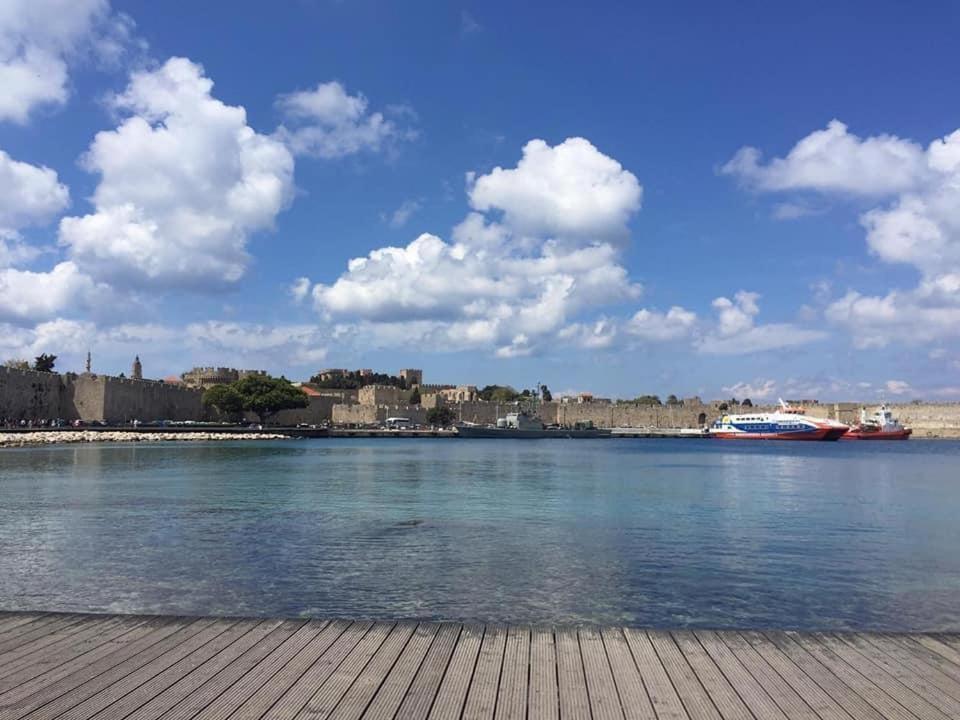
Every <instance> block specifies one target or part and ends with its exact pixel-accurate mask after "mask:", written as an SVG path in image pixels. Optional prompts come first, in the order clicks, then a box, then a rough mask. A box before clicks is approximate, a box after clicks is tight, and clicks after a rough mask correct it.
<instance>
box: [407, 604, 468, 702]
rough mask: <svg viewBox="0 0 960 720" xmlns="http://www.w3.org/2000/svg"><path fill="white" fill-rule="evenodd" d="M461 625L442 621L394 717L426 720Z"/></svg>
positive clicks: (455, 644) (451, 654)
mask: <svg viewBox="0 0 960 720" xmlns="http://www.w3.org/2000/svg"><path fill="white" fill-rule="evenodd" d="M460 630H461V626H460V625H459V624H456V623H444V624H443V625H441V626H440V630H439V632H438V633H437V636H436V638H435V639H434V641H433V643H432V644H431V645H430V649H429V650H428V651H427V656H426V657H425V658H424V659H423V663H422V664H421V665H420V667H419V669H418V670H417V675H416V677H414V679H413V683H411V685H410V689H409V690H408V691H407V693H406V695H405V696H404V698H403V702H402V703H401V704H400V708H399V709H398V710H397V713H396V716H395V718H394V720H426V718H427V716H428V715H429V714H430V708H431V707H433V701H434V700H435V699H436V697H437V692H438V691H439V690H440V683H441V682H443V677H444V675H446V674H447V667H448V666H449V665H450V659H451V658H452V657H453V653H454V650H456V648H457V643H458V642H459V640H460Z"/></svg>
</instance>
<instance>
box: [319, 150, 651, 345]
mask: <svg viewBox="0 0 960 720" xmlns="http://www.w3.org/2000/svg"><path fill="white" fill-rule="evenodd" d="M511 188H513V189H516V190H517V192H521V193H525V198H526V200H527V202H528V203H540V205H541V207H540V209H539V210H538V211H537V212H536V213H533V214H525V211H522V210H521V208H520V205H518V204H517V199H516V198H515V197H514V196H513V195H512V194H511V192H510V190H511ZM523 188H526V189H525V190H524V189H523ZM469 195H470V203H471V205H472V206H473V208H474V211H473V212H470V213H469V214H468V215H467V217H466V218H465V219H464V220H463V222H461V223H460V224H459V225H457V226H456V227H455V228H454V230H453V233H452V240H451V241H449V242H447V241H445V240H443V239H442V238H440V237H437V236H436V235H432V234H430V233H424V234H421V235H420V236H419V237H417V238H416V239H415V240H413V241H412V242H410V243H409V244H408V245H406V246H403V247H382V248H378V249H376V250H373V251H371V252H370V253H369V254H368V255H367V256H365V257H358V258H355V259H353V260H351V261H350V263H349V265H348V267H347V271H346V272H345V273H343V274H342V275H341V276H340V277H339V278H337V279H336V280H335V281H333V282H332V283H329V284H323V283H320V284H317V285H315V286H314V288H313V300H314V305H315V307H316V309H317V311H318V312H320V313H321V314H322V315H324V316H326V317H328V318H329V319H330V320H332V321H334V322H341V323H344V322H345V323H353V324H354V325H355V326H357V327H354V328H353V330H354V331H356V332H360V333H362V334H363V335H364V336H367V335H369V334H370V333H374V334H377V335H378V342H380V343H385V344H389V343H393V342H399V343H406V342H413V341H421V340H425V339H429V340H430V342H432V343H434V345H435V346H437V347H442V348H444V349H463V348H466V347H471V348H488V349H492V350H493V351H494V353H495V354H496V355H498V356H500V357H516V356H521V355H528V354H531V353H534V352H536V351H538V349H540V348H541V347H542V345H543V343H544V341H545V340H546V339H547V338H554V339H558V340H560V341H563V342H567V343H571V344H576V345H579V346H582V347H603V346H605V345H608V344H609V343H610V342H611V341H612V338H613V337H614V336H615V334H616V327H615V323H614V322H612V321H606V320H603V319H600V320H597V319H593V320H589V319H588V320H584V319H583V318H582V314H583V313H585V312H587V311H589V310H590V309H592V308H597V307H599V306H603V305H606V304H610V303H616V302H620V301H624V300H630V299H633V298H636V297H637V296H638V295H639V294H640V287H639V285H637V284H636V283H634V282H632V281H631V280H630V278H629V276H628V274H627V271H626V269H625V268H624V267H623V266H622V265H621V264H620V259H619V254H620V250H619V249H618V246H617V245H615V244H614V243H612V242H611V240H612V239H613V238H618V237H619V236H620V235H621V234H622V233H624V232H625V231H626V222H627V219H628V216H629V214H630V213H631V212H633V211H635V210H637V209H638V208H639V200H640V186H639V183H637V181H636V178H634V177H633V175H631V174H630V173H628V172H626V171H625V170H623V169H622V167H621V166H620V164H619V163H617V162H616V161H615V160H613V159H611V158H608V157H607V156H605V155H603V154H602V153H600V152H599V151H598V150H597V149H596V148H594V147H593V145H591V144H590V143H588V142H587V141H585V140H582V139H577V138H574V139H571V140H567V141H565V142H564V143H561V144H560V145H558V146H557V147H556V148H550V147H549V146H547V145H546V144H545V143H543V142H542V141H533V142H531V143H528V144H527V146H526V147H525V149H524V154H523V157H522V158H521V160H520V162H519V163H518V166H517V168H514V169H509V170H504V169H502V168H496V169H495V170H493V171H492V172H491V173H490V174H488V175H482V176H479V177H472V178H471V183H470V187H469ZM481 211H483V212H481ZM550 213H552V214H551V216H550V217H549V218H548V217H547V214H550ZM491 214H496V215H497V216H498V217H496V218H491V217H490V215H491ZM538 214H540V215H541V217H540V219H537V215H538ZM401 328H402V329H401Z"/></svg>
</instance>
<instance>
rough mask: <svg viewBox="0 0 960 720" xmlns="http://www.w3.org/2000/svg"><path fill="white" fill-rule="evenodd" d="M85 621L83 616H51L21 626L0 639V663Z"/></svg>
mask: <svg viewBox="0 0 960 720" xmlns="http://www.w3.org/2000/svg"><path fill="white" fill-rule="evenodd" d="M87 621H89V618H86V617H85V616H83V615H52V616H50V617H48V618H44V619H42V620H39V621H37V622H36V623H31V624H29V625H21V626H20V627H18V628H16V629H14V630H13V631H11V632H10V633H7V637H5V638H2V639H0V663H4V662H6V658H7V656H8V655H10V654H13V653H14V651H17V650H20V649H22V648H24V647H36V645H37V644H38V643H39V644H40V645H41V646H42V644H43V643H44V642H45V641H46V640H47V638H49V637H50V636H51V635H56V634H57V633H59V632H62V631H63V630H68V629H69V628H71V627H73V626H74V625H79V624H80V623H82V622H87Z"/></svg>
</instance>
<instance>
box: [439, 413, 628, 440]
mask: <svg viewBox="0 0 960 720" xmlns="http://www.w3.org/2000/svg"><path fill="white" fill-rule="evenodd" d="M457 435H459V436H460V437H465V438H511V439H520V440H544V439H548V438H563V439H576V438H580V439H583V438H608V437H611V432H610V430H606V429H601V428H596V427H594V426H593V423H592V422H587V423H577V425H575V426H574V427H572V428H567V427H545V426H544V424H543V423H542V422H541V421H540V418H537V417H533V416H531V415H528V414H527V413H526V412H523V411H520V412H515V413H508V414H507V415H506V417H502V418H498V419H497V424H496V425H492V426H490V425H487V426H484V425H470V424H467V423H462V424H460V425H458V426H457Z"/></svg>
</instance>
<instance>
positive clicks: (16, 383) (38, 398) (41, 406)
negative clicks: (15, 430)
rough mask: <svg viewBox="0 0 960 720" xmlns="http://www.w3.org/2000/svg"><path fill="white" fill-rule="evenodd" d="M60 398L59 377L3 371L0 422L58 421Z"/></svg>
mask: <svg viewBox="0 0 960 720" xmlns="http://www.w3.org/2000/svg"><path fill="white" fill-rule="evenodd" d="M60 398H61V385H60V376H59V375H57V374H56V373H46V372H37V371H36V370H18V369H15V368H8V367H0V421H3V420H11V421H14V422H19V421H20V420H32V419H36V418H55V417H59V416H60V415H59V414H60Z"/></svg>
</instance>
